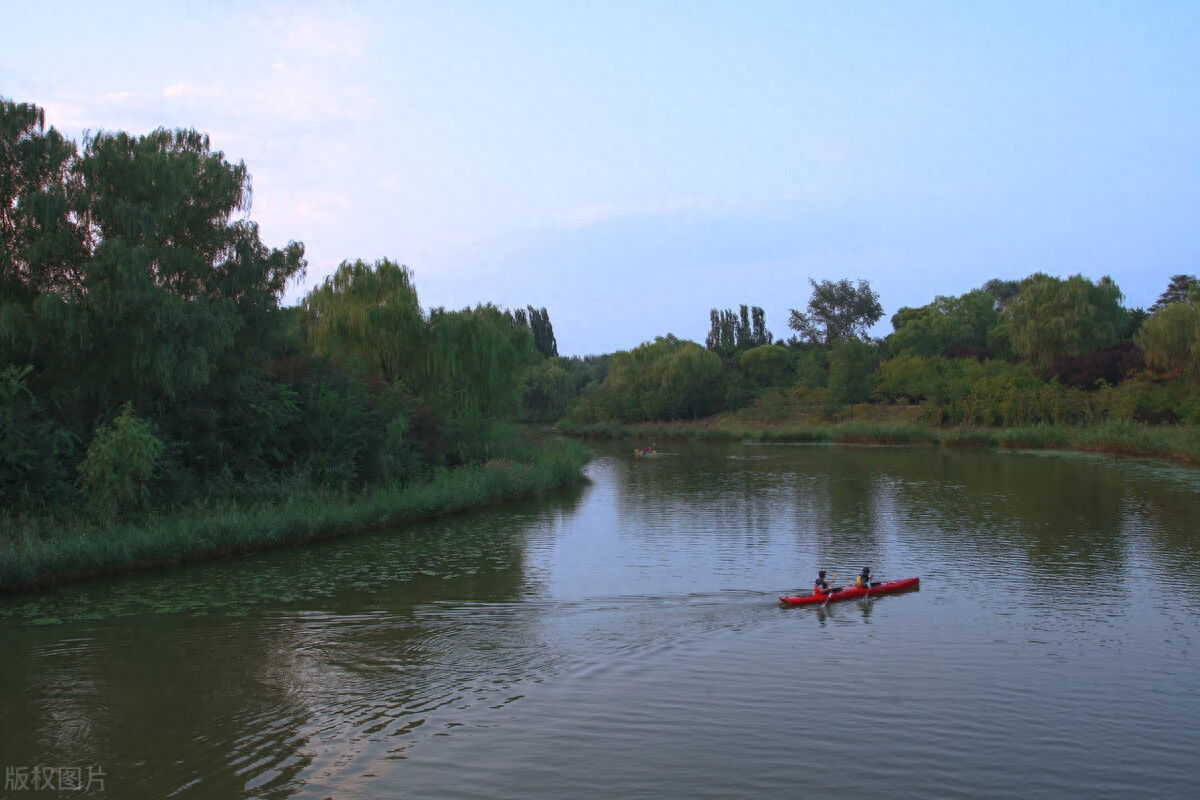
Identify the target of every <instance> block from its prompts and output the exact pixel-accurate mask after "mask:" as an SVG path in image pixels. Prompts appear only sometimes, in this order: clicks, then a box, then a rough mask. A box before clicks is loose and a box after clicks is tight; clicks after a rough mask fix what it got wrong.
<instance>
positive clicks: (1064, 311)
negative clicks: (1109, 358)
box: [1004, 272, 1130, 370]
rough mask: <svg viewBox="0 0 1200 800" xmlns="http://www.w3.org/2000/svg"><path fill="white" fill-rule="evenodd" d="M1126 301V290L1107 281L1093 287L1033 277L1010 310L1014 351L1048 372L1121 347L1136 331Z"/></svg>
mask: <svg viewBox="0 0 1200 800" xmlns="http://www.w3.org/2000/svg"><path fill="white" fill-rule="evenodd" d="M1121 299H1122V295H1121V290H1120V289H1119V288H1117V285H1116V284H1115V283H1113V281H1112V279H1111V278H1109V277H1107V276H1106V277H1103V278H1101V279H1100V280H1099V281H1098V282H1097V283H1092V282H1091V281H1090V280H1088V279H1087V278H1085V277H1083V276H1082V275H1072V276H1071V277H1069V278H1067V279H1066V280H1063V279H1062V278H1055V277H1051V276H1050V275H1046V274H1045V273H1040V272H1039V273H1037V274H1035V275H1031V276H1030V277H1028V278H1026V279H1025V280H1024V281H1022V282H1021V291H1020V292H1019V293H1018V294H1017V296H1016V297H1014V298H1013V299H1012V300H1011V301H1010V302H1009V304H1008V305H1007V306H1006V307H1005V309H1004V317H1005V320H1006V322H1007V323H1008V325H1007V333H1008V336H1009V337H1010V339H1011V341H1012V347H1013V350H1014V351H1016V353H1017V355H1019V356H1021V357H1023V358H1025V359H1028V360H1029V361H1030V362H1031V363H1032V364H1034V365H1035V366H1036V367H1038V368H1039V369H1043V370H1044V369H1047V368H1049V367H1050V365H1051V364H1053V363H1054V360H1055V359H1056V358H1058V357H1059V356H1064V355H1068V356H1077V355H1081V354H1082V353H1088V352H1091V351H1092V350H1098V349H1100V348H1102V347H1107V346H1109V345H1112V344H1115V343H1117V342H1118V341H1121V339H1122V338H1124V337H1125V336H1126V335H1127V333H1128V331H1129V327H1130V315H1129V312H1128V311H1127V310H1125V309H1124V308H1123V307H1122V306H1121Z"/></svg>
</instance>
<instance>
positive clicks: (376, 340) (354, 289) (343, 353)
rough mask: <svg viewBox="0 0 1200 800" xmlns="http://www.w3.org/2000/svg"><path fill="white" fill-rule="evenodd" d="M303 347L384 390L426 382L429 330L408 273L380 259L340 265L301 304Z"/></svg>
mask: <svg viewBox="0 0 1200 800" xmlns="http://www.w3.org/2000/svg"><path fill="white" fill-rule="evenodd" d="M300 307H301V309H303V322H302V326H303V330H304V335H305V338H306V341H307V342H308V343H309V345H310V346H311V347H312V348H313V350H314V351H315V352H318V353H322V354H328V355H329V356H331V357H332V358H334V359H335V360H337V361H339V362H341V363H345V364H351V365H355V366H357V367H359V368H360V369H362V370H364V371H365V372H366V374H367V375H368V376H369V377H370V378H372V379H374V380H378V381H380V382H382V383H385V384H392V383H396V382H400V383H403V384H405V385H408V386H411V387H414V388H417V390H418V391H419V390H420V387H424V386H425V385H426V384H427V383H428V382H429V372H430V365H429V363H428V359H427V358H426V352H425V351H426V349H427V346H428V339H429V329H428V324H427V322H426V320H425V315H424V314H423V313H422V311H421V306H420V303H419V301H418V299H417V289H416V286H415V285H414V284H413V280H412V271H411V270H409V268H408V267H406V266H403V265H400V264H396V263H395V262H393V261H390V260H388V259H386V258H385V259H381V260H379V261H376V262H375V263H374V264H367V263H365V262H363V261H361V260H359V261H354V262H353V263H352V262H350V261H343V262H342V263H341V264H340V265H339V266H338V268H337V269H336V270H335V271H334V272H333V274H332V275H330V276H328V277H327V278H326V279H325V280H324V281H323V282H322V283H321V285H320V286H317V287H316V288H314V289H313V290H312V291H310V292H309V293H308V294H307V295H305V297H304V299H303V300H302V301H301V303H300Z"/></svg>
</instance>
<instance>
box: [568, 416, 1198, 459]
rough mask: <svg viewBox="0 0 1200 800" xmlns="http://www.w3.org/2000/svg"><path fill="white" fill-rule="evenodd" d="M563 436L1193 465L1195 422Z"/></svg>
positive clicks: (689, 427) (614, 426) (731, 427)
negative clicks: (1029, 452) (953, 450)
mask: <svg viewBox="0 0 1200 800" xmlns="http://www.w3.org/2000/svg"><path fill="white" fill-rule="evenodd" d="M558 429H559V431H560V432H562V433H564V434H566V435H568V436H577V437H580V438H585V439H586V438H594V439H631V440H634V441H635V442H636V443H637V444H638V445H639V446H644V445H647V444H650V443H652V442H654V441H656V440H662V441H667V440H671V439H691V440H696V441H759V442H829V443H855V444H906V445H926V446H932V447H995V448H1012V449H1046V450H1080V451H1087V452H1096V453H1111V454H1115V455H1131V456H1147V457H1152V458H1167V459H1174V460H1178V461H1184V462H1187V463H1189V464H1196V465H1200V427H1197V426H1194V425H1145V424H1141V423H1136V422H1104V423H1101V424H1099V425H1093V426H1087V427H1070V426H1066V425H1035V426H1030V427H1024V428H934V427H930V426H927V425H922V424H919V423H884V422H864V421H854V422H841V423H830V424H824V425H823V424H788V423H776V424H772V423H766V422H744V421H743V422H738V421H734V420H728V419H724V420H696V421H694V422H645V423H637V424H628V425H627V424H622V423H617V422H602V423H596V424H591V425H577V424H572V423H569V422H567V421H565V420H564V421H562V422H560V423H559V424H558Z"/></svg>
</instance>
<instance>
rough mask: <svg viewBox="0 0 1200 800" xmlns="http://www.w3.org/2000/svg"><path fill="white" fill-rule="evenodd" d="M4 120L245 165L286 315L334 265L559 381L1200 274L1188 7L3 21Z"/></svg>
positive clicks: (1018, 2) (294, 13) (98, 0)
mask: <svg viewBox="0 0 1200 800" xmlns="http://www.w3.org/2000/svg"><path fill="white" fill-rule="evenodd" d="M0 19H3V20H4V23H5V24H4V27H5V28H6V29H7V30H8V33H7V34H6V35H5V36H4V37H3V39H4V46H3V48H0V96H3V97H7V98H9V99H12V100H16V101H18V102H32V103H35V104H37V105H39V106H41V107H43V108H44V109H45V111H46V122H47V126H53V127H55V128H57V129H58V130H60V131H62V132H63V133H64V134H65V135H67V136H68V137H69V138H72V139H75V140H76V141H77V142H78V141H81V138H82V136H83V135H84V133H85V131H91V132H93V133H94V132H96V131H99V130H110V131H111V130H124V131H129V132H131V133H137V134H143V133H148V132H150V131H152V130H154V129H156V128H159V127H166V128H171V129H174V128H194V129H196V130H198V131H201V132H203V133H207V134H208V135H209V136H210V139H211V143H212V147H213V149H214V150H220V151H222V152H223V153H224V154H225V157H226V158H228V159H229V160H230V161H234V162H237V161H244V162H245V164H246V166H247V168H248V169H249V172H250V174H251V176H252V180H253V206H252V208H251V212H250V216H251V218H252V219H253V220H254V221H256V222H257V223H258V224H259V226H260V231H261V235H262V238H263V241H264V242H265V243H266V244H267V245H269V246H274V247H280V246H283V245H284V244H286V243H287V242H288V241H291V240H296V241H301V242H303V243H304V245H305V248H306V253H307V258H308V269H307V273H306V276H305V277H304V279H303V280H301V281H297V282H296V283H294V284H293V285H291V286H290V287H289V289H288V291H287V294H286V295H285V298H284V302H285V304H289V305H290V304H295V303H297V302H298V301H299V299H300V298H301V297H303V296H304V294H305V293H306V292H308V291H309V290H310V289H312V288H313V287H314V286H316V285H319V284H320V283H321V282H322V281H323V280H324V279H325V277H326V276H328V275H329V274H330V273H332V272H333V270H334V269H336V267H337V265H338V264H339V263H340V262H342V261H343V260H354V259H363V260H366V261H375V260H377V259H382V258H389V259H391V260H392V261H395V262H398V263H401V264H405V265H407V266H408V267H409V268H411V269H412V271H413V274H414V279H415V283H416V286H417V290H418V293H419V295H420V299H421V304H422V305H423V306H424V307H426V308H430V307H435V306H442V307H445V308H449V309H457V308H463V307H466V306H474V305H477V304H480V303H488V302H490V303H494V304H496V305H499V306H502V307H507V308H523V307H525V306H527V305H532V306H534V307H536V308H542V307H545V308H546V309H547V311H548V312H549V315H550V320H551V322H552V324H553V326H554V331H555V335H556V337H557V341H558V347H559V352H560V353H561V354H563V355H587V354H600V353H611V352H613V351H616V350H628V349H631V348H633V347H636V346H637V345H638V344H640V343H642V342H646V341H652V340H653V339H654V338H655V337H657V336H663V335H666V334H668V333H671V334H674V335H675V336H678V337H680V338H685V339H692V340H694V341H698V342H701V343H703V341H704V339H705V336H706V335H707V333H708V330H709V311H710V309H712V308H719V309H726V308H730V309H736V308H737V307H738V306H739V305H741V304H746V305H751V306H761V307H762V308H763V309H764V310H765V311H766V321H767V327H768V328H769V329H770V330H771V331H772V333H773V334H774V335H775V337H776V338H786V337H788V336H789V335H791V333H792V332H791V331H790V330H789V329H788V326H787V323H788V318H789V311H790V310H791V309H799V310H804V309H805V307H806V305H807V303H808V300H809V298H810V296H811V294H812V288H811V286H810V284H809V281H810V279H811V280H816V281H821V280H840V279H842V278H849V279H851V280H853V281H858V280H866V281H868V282H869V283H870V285H871V287H872V289H874V290H875V291H876V292H877V293H878V294H879V298H880V302H881V303H882V305H883V308H884V314H885V316H884V318H883V320H882V321H881V322H880V323H879V324H878V325H877V326H876V327H875V329H874V330H873V331H872V332H873V333H874V334H875V335H877V336H882V335H885V334H887V333H888V332H890V330H891V325H890V323H889V322H888V320H889V318H890V317H891V315H892V314H894V313H895V312H896V310H898V309H899V308H900V307H902V306H921V305H924V304H926V303H929V302H931V301H932V300H933V299H934V297H935V296H938V295H958V294H962V293H964V292H967V291H970V290H971V289H973V288H977V287H979V286H981V285H982V284H983V283H984V282H985V281H987V280H989V279H991V278H1003V279H1020V278H1023V277H1025V276H1027V275H1030V274H1032V273H1034V272H1046V273H1049V274H1051V275H1058V276H1062V277H1066V276H1068V275H1074V274H1077V273H1080V274H1083V275H1085V276H1087V277H1089V278H1091V279H1093V280H1096V279H1099V278H1100V277H1102V276H1104V275H1109V276H1111V277H1112V278H1113V279H1114V280H1115V281H1116V282H1117V284H1118V285H1119V286H1120V287H1121V289H1122V290H1123V292H1124V294H1125V303H1126V305H1127V306H1129V307H1146V306H1149V305H1150V304H1152V303H1153V302H1154V300H1155V299H1156V298H1157V297H1158V295H1159V294H1160V293H1161V292H1162V291H1163V290H1164V289H1165V288H1166V286H1167V283H1168V281H1169V280H1170V277H1171V276H1172V275H1175V274H1179V273H1187V274H1193V275H1196V274H1200V224H1198V223H1200V102H1197V98H1200V46H1197V44H1196V43H1197V42H1200V2H1195V1H1194V0H1186V1H1185V2H1172V0H1156V1H1155V2H1153V3H1145V2H1135V1H1134V0H1130V2H1108V1H1106V0H1071V1H1070V2H1065V1H1062V0H1036V1H1029V2H1026V1H1025V0H1007V1H1002V0H995V2H988V1H987V0H978V1H972V2H961V0H945V1H944V2H917V1H915V0H914V1H909V0H886V1H885V0H879V1H878V2H857V1H856V0H790V1H789V2H772V1H771V0H752V1H751V2H733V0H727V1H725V0H723V1H722V2H707V1H706V0H688V1H687V2H683V1H682V0H681V1H680V2H668V1H667V0H635V1H634V2H624V1H623V0H605V1H604V2H590V1H589V0H570V1H569V2H568V1H567V0H538V1H534V0H530V1H528V2H520V1H518V0H491V1H485V0H477V1H475V2H458V1H457V0H436V2H429V0H426V1H425V2H403V0H401V1H399V2H378V3H376V2H355V1H354V0H347V1H346V2H336V3H333V2H329V3H304V2H301V3H256V2H253V0H242V1H240V2H223V0H215V1H210V2H205V3H195V2H191V3H175V2H169V1H168V0H157V1H156V2H104V0H95V1H94V2H88V3H84V2H54V0H40V1H39V2H36V3H34V2H28V0H21V1H20V2H14V0H0Z"/></svg>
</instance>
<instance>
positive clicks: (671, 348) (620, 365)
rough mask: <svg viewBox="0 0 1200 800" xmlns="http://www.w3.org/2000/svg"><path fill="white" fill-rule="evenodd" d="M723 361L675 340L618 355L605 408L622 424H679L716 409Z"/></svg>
mask: <svg viewBox="0 0 1200 800" xmlns="http://www.w3.org/2000/svg"><path fill="white" fill-rule="evenodd" d="M722 374H723V368H722V366H721V359H720V357H719V356H717V354H716V353H713V352H712V351H711V350H706V349H705V348H703V347H701V346H700V345H698V344H696V343H695V342H689V341H686V340H680V339H677V338H676V337H674V336H672V335H669V334H668V335H667V336H660V337H658V338H656V339H655V340H654V341H653V342H647V343H645V344H642V345H639V346H638V347H635V348H634V349H633V350H629V351H625V350H622V351H618V352H616V353H614V354H613V360H612V366H611V367H610V369H609V371H608V376H607V377H606V378H605V380H604V383H603V385H602V386H601V392H602V394H603V395H604V402H605V405H606V407H608V408H610V409H612V410H613V411H614V413H615V414H616V415H617V416H618V418H620V419H625V420H630V421H633V420H644V419H678V418H680V417H685V416H688V417H698V416H702V415H704V414H708V413H712V412H713V411H716V410H717V405H718V402H719V400H718V398H719V388H720V381H721V376H722Z"/></svg>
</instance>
